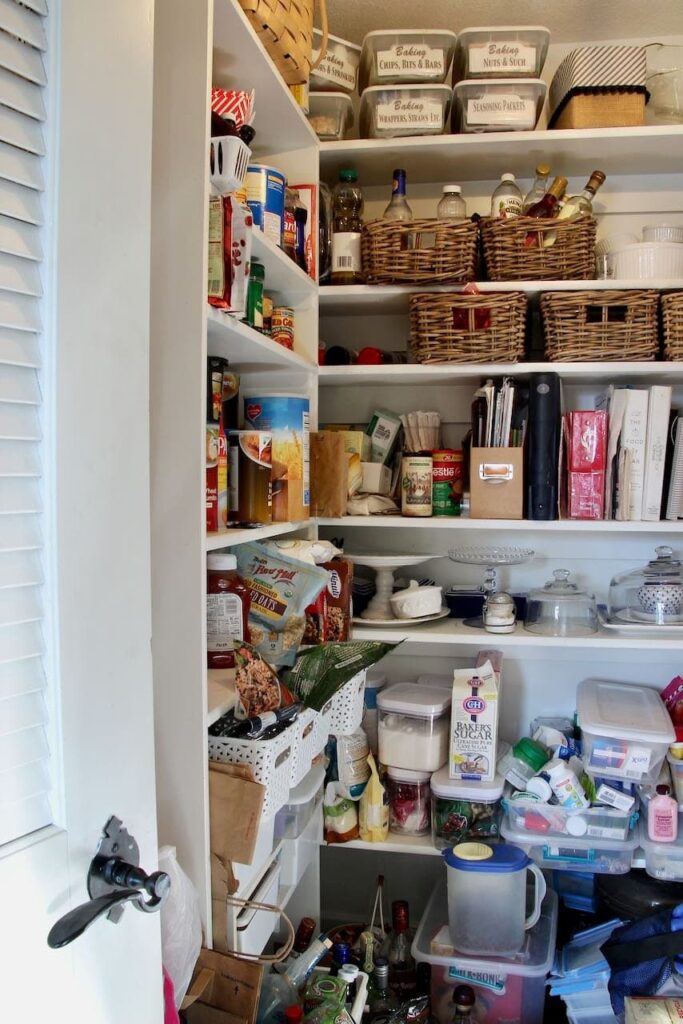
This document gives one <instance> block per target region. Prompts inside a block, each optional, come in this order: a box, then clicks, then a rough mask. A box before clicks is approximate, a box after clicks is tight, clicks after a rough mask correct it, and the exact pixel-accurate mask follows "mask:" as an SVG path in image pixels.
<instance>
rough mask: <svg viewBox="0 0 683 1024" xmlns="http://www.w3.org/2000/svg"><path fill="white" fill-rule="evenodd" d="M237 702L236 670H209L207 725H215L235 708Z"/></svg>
mask: <svg viewBox="0 0 683 1024" xmlns="http://www.w3.org/2000/svg"><path fill="white" fill-rule="evenodd" d="M236 701H237V691H236V689H235V670H234V668H227V669H220V668H210V669H208V670H207V701H206V704H207V716H206V724H207V727H208V726H209V725H213V723H214V722H217V721H218V719H219V718H220V717H221V716H222V715H224V714H225V713H226V711H231V710H232V708H234V706H235V703H236Z"/></svg>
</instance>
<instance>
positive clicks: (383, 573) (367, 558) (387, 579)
mask: <svg viewBox="0 0 683 1024" xmlns="http://www.w3.org/2000/svg"><path fill="white" fill-rule="evenodd" d="M434 557H435V556H434V555H349V554H347V555H346V558H350V559H351V561H352V562H356V563H358V565H367V566H368V568H369V569H374V570H375V572H376V574H377V580H376V587H377V592H376V593H375V596H374V597H373V598H372V600H371V601H370V603H369V605H368V606H367V608H366V609H365V611H363V612H361V615H360V617H361V618H362V619H385V620H386V619H395V618H396V616H395V615H394V612H393V609H392V607H391V601H390V600H389V599H390V597H391V595H392V593H393V592H394V569H403V568H406V567H407V566H409V565H420V563H421V562H427V561H429V559H430V558H434Z"/></svg>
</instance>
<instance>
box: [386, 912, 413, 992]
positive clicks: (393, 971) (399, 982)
mask: <svg viewBox="0 0 683 1024" xmlns="http://www.w3.org/2000/svg"><path fill="white" fill-rule="evenodd" d="M391 913H392V928H391V937H390V940H389V949H388V951H387V959H388V960H389V984H390V985H391V987H392V988H393V990H394V991H395V992H396V994H397V995H398V996H399V998H404V997H406V996H409V995H412V994H413V992H414V991H415V984H416V978H415V961H414V960H413V957H412V955H411V952H410V941H411V935H410V925H409V912H408V903H407V902H406V900H394V902H393V903H392V904H391Z"/></svg>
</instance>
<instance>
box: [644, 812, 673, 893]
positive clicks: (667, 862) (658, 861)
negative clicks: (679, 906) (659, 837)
mask: <svg viewBox="0 0 683 1024" xmlns="http://www.w3.org/2000/svg"><path fill="white" fill-rule="evenodd" d="M640 845H641V846H642V848H643V852H644V853H645V870H646V871H647V873H648V875H650V876H651V877H652V878H658V879H659V880H660V881H662V882H683V813H680V814H679V815H678V838H677V840H676V842H675V843H658V842H655V840H653V839H650V838H648V834H647V821H646V817H645V815H643V818H642V819H641V822H640Z"/></svg>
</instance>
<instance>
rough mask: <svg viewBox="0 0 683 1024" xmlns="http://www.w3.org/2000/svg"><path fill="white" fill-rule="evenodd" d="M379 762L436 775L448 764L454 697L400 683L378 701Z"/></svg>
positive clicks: (444, 691) (412, 684)
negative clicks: (452, 701)
mask: <svg viewBox="0 0 683 1024" xmlns="http://www.w3.org/2000/svg"><path fill="white" fill-rule="evenodd" d="M377 707H378V708H379V725H378V729H377V741H378V749H379V759H380V761H381V762H382V764H386V765H391V766H392V767H393V768H408V769H410V770H411V771H416V772H435V771H436V770H437V769H438V768H441V767H442V766H443V765H444V764H445V763H446V761H447V760H448V743H449V730H450V711H451V694H450V692H449V691H448V690H442V689H441V688H440V687H432V686H417V684H415V683H397V684H396V685H395V686H390V687H388V689H386V690H382V691H381V692H380V693H379V695H378V697H377Z"/></svg>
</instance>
